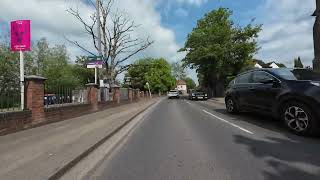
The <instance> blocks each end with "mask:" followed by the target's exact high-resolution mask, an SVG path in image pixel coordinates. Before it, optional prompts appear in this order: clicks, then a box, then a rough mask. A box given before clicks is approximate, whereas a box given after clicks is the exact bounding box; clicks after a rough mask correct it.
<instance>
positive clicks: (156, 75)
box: [126, 58, 175, 92]
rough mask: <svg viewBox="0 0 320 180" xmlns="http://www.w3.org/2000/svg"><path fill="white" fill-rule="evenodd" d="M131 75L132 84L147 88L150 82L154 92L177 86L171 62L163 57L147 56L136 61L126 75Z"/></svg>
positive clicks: (136, 86)
mask: <svg viewBox="0 0 320 180" xmlns="http://www.w3.org/2000/svg"><path fill="white" fill-rule="evenodd" d="M126 76H127V77H131V86H132V87H134V88H139V89H141V90H147V86H146V83H147V82H148V83H149V84H150V89H151V91H152V92H158V91H162V92H165V91H168V90H170V89H171V88H173V87H174V86H175V78H174V77H173V76H172V74H171V66H170V64H169V63H168V62H167V61H166V60H165V59H163V58H160V59H153V58H145V59H140V60H138V61H136V62H135V63H134V64H133V65H132V66H131V68H130V69H129V70H128V73H127V75H126Z"/></svg>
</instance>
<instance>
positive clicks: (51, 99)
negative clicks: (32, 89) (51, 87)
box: [43, 94, 57, 105]
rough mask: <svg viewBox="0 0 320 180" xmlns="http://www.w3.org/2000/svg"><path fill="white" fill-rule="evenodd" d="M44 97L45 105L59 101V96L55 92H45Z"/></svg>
mask: <svg viewBox="0 0 320 180" xmlns="http://www.w3.org/2000/svg"><path fill="white" fill-rule="evenodd" d="M43 99H44V104H45V105H52V104H56V103H57V97H56V95H54V94H45V95H44V98H43Z"/></svg>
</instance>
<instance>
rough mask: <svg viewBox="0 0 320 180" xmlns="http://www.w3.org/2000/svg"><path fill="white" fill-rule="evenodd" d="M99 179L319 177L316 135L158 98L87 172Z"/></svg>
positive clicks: (214, 107)
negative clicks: (302, 134) (122, 140)
mask: <svg viewBox="0 0 320 180" xmlns="http://www.w3.org/2000/svg"><path fill="white" fill-rule="evenodd" d="M90 176H91V178H92V179H101V180H102V179H103V180H106V179H107V180H129V179H130V180H189V179H192V180H215V179H217V180H220V179H221V180H229V179H230V180H231V179H232V180H260V179H264V180H278V179H279V180H280V179H281V180H313V179H315V180H319V179H320V138H304V137H299V136H296V135H293V134H291V133H289V132H287V131H286V130H285V129H284V128H283V127H282V126H281V123H280V122H279V121H276V120H272V119H270V118H268V117H263V116H259V115H254V114H250V113H243V114H240V115H232V116H231V115H228V114H227V113H226V110H225V108H224V105H222V104H218V103H214V102H210V101H208V102H198V101H197V102H194V101H188V100H167V99H166V100H163V101H162V102H161V103H160V104H159V105H158V106H157V107H156V108H155V109H154V111H153V112H152V113H151V114H150V115H148V116H147V117H145V119H144V120H143V122H142V123H141V124H140V125H139V127H137V128H136V130H135V131H134V132H133V133H132V135H131V136H130V137H129V138H128V140H127V141H126V142H125V143H124V144H123V145H121V147H119V148H118V149H117V150H116V151H115V152H114V153H112V155H111V156H110V157H109V158H107V159H106V160H105V161H104V162H103V163H102V164H101V165H100V166H99V167H98V168H97V169H96V170H95V171H94V172H92V174H91V175H90Z"/></svg>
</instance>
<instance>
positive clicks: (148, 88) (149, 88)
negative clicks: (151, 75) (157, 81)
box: [146, 82, 152, 98]
mask: <svg viewBox="0 0 320 180" xmlns="http://www.w3.org/2000/svg"><path fill="white" fill-rule="evenodd" d="M146 85H147V86H148V89H149V94H150V98H152V95H151V91H150V85H149V83H148V82H147V83H146Z"/></svg>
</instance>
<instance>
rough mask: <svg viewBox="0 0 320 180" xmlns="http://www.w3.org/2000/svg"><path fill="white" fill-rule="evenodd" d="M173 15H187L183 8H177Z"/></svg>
mask: <svg viewBox="0 0 320 180" xmlns="http://www.w3.org/2000/svg"><path fill="white" fill-rule="evenodd" d="M175 14H176V15H177V16H180V17H186V16H188V15H189V13H188V11H187V10H185V9H183V8H178V9H176V10H175Z"/></svg>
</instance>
